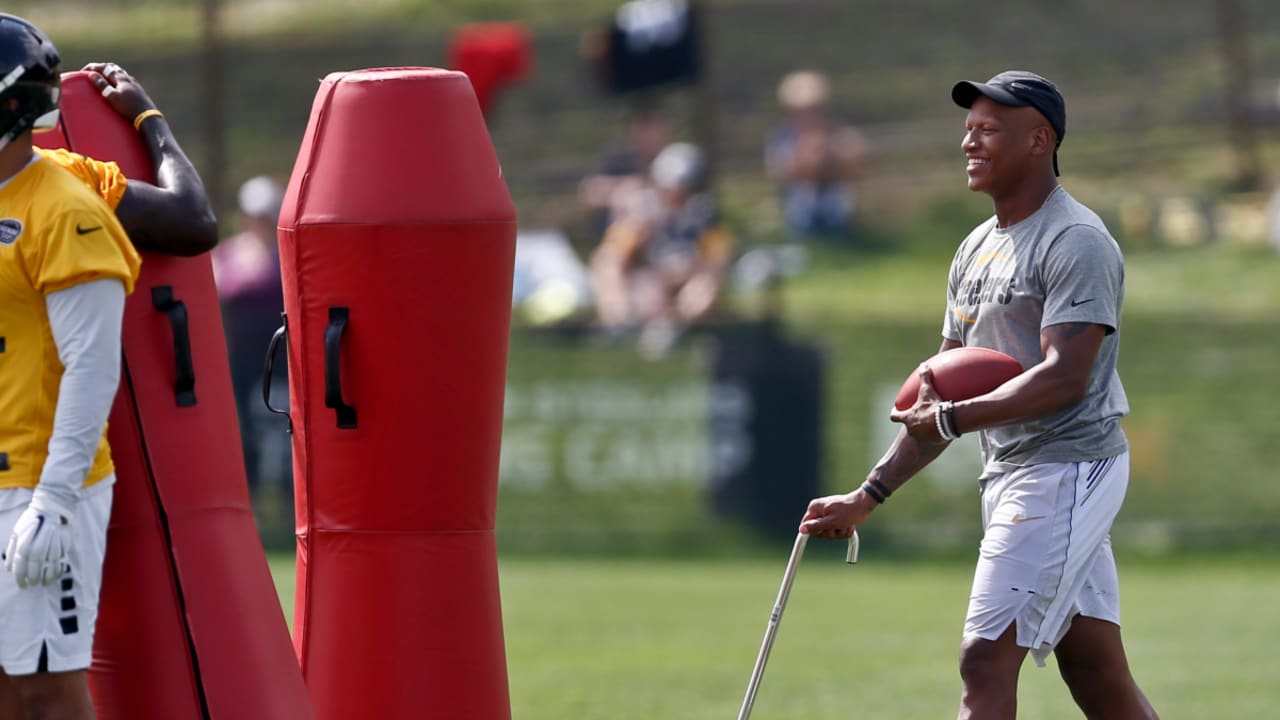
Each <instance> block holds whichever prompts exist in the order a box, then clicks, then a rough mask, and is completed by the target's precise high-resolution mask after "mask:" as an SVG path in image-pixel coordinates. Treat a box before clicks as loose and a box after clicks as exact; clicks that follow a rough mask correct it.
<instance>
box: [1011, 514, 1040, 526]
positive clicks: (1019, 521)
mask: <svg viewBox="0 0 1280 720" xmlns="http://www.w3.org/2000/svg"><path fill="white" fill-rule="evenodd" d="M1044 518H1045V516H1044V515H1016V516H1014V518H1013V520H1011V521H1010V522H1012V523H1013V524H1014V525H1021V524H1022V523H1024V522H1030V521H1032V520H1043V519H1044Z"/></svg>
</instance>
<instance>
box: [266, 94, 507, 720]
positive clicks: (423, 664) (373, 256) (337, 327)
mask: <svg viewBox="0 0 1280 720" xmlns="http://www.w3.org/2000/svg"><path fill="white" fill-rule="evenodd" d="M279 234H280V261H281V269H282V272H283V278H284V303H285V312H286V314H287V322H286V328H287V333H288V362H289V407H290V416H291V421H292V423H293V458H294V475H293V476H294V485H295V497H296V498H297V507H298V511H299V517H298V582H297V597H296V605H295V607H296V611H295V614H294V619H295V622H294V644H295V646H296V648H297V651H298V658H299V660H300V662H301V664H302V670H303V676H304V677H305V679H306V683H307V687H308V688H309V689H310V691H311V697H312V701H313V702H314V706H315V710H316V716H317V717H318V718H320V720H356V719H357V718H358V719H361V720H363V719H364V718H378V719H379V720H419V719H420V718H442V719H443V718H459V719H461V718H466V719H467V720H473V719H474V720H509V718H510V717H511V710H510V703H509V701H508V692H507V674H506V660H505V656H504V649H503V639H502V614H501V608H500V603H499V596H498V561H497V549H496V543H495V538H494V518H495V513H496V510H497V493H498V454H499V453H498V451H499V446H500V444H501V440H502V401H503V391H504V386H505V381H506V367H507V336H508V334H509V332H510V321H511V276H512V266H513V263H514V259H515V236H516V217H515V208H514V206H513V205H512V202H511V197H510V195H509V194H508V192H507V187H506V184H505V183H504V182H503V180H502V172H501V169H500V168H499V166H498V159H497V156H496V154H495V153H494V150H493V146H492V144H491V142H490V140H489V134H488V131H487V130H486V128H485V123H484V118H483V117H482V116H481V113H480V106H479V104H478V103H477V101H476V96H475V93H474V92H473V91H472V88H471V84H470V83H469V82H468V80H467V77H466V76H465V75H463V74H462V73H459V72H451V71H446V70H437V69H432V68H383V69H375V70H360V71H355V72H347V73H334V74H332V75H330V76H328V77H327V78H325V80H324V81H323V82H322V83H321V84H320V88H319V90H318V92H317V94H316V98H315V102H314V104H313V106H312V109H311V118H310V121H309V123H308V125H307V131H306V133H305V134H304V136H303V140H302V147H301V148H300V149H299V152H298V159H297V163H296V164H295V165H294V168H293V175H292V177H291V178H290V181H289V188H288V190H287V192H286V193H285V198H284V206H283V208H282V209H281V212H280V229H279Z"/></svg>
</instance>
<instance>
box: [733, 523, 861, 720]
mask: <svg viewBox="0 0 1280 720" xmlns="http://www.w3.org/2000/svg"><path fill="white" fill-rule="evenodd" d="M807 542H809V536H808V535H805V534H804V533H797V534H796V542H795V545H793V546H792V547H791V559H790V560H788V561H787V569H786V571H785V572H784V573H783V574H782V587H780V588H778V599H777V600H775V601H774V603H773V612H772V613H770V614H769V624H768V626H767V627H766V628H765V631H764V642H762V643H761V644H760V653H759V654H758V655H757V656H756V666H755V667H754V668H752V669H751V681H750V682H748V683H747V694H746V696H745V697H743V698H742V709H741V710H739V711H738V720H747V718H749V717H751V706H753V705H755V703H756V691H757V690H759V689H760V678H761V677H763V676H764V666H765V663H767V662H768V661H769V651H770V650H771V649H773V639H774V638H775V637H777V635H778V624H779V623H780V622H782V611H783V610H784V609H785V608H786V607H787V596H788V595H790V594H791V582H792V581H793V580H795V578H796V568H797V567H798V566H799V565H800V558H801V556H803V555H804V546H805V543H807ZM844 560H845V562H847V563H849V564H850V565H852V564H854V563H856V562H858V531H857V530H854V531H853V535H850V536H849V549H848V551H847V552H846V553H845V557H844Z"/></svg>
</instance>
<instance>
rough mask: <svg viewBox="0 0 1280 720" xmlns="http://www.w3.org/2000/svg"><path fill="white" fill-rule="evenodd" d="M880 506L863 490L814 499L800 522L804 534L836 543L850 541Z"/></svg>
mask: <svg viewBox="0 0 1280 720" xmlns="http://www.w3.org/2000/svg"><path fill="white" fill-rule="evenodd" d="M877 504H878V503H876V501H875V500H873V499H872V498H871V496H869V495H867V494H866V493H864V492H863V491H862V490H854V491H853V492H850V493H845V494H843V495H828V496H826V497H820V498H817V499H816V500H811V501H809V509H808V510H807V511H805V514H804V517H803V518H802V519H801V520H800V532H802V533H804V534H805V535H810V536H812V537H820V538H828V539H832V540H840V539H844V538H848V537H849V536H851V535H853V531H854V530H856V529H857V528H858V526H859V525H861V524H862V523H864V522H866V520H867V517H868V516H869V515H871V511H872V510H874V509H875V507H876V505H877Z"/></svg>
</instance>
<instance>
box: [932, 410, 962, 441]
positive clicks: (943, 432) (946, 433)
mask: <svg viewBox="0 0 1280 720" xmlns="http://www.w3.org/2000/svg"><path fill="white" fill-rule="evenodd" d="M943 405H944V403H938V404H937V405H934V406H933V424H934V425H936V426H937V428H938V436H939V437H941V438H942V439H943V440H955V439H956V435H955V434H954V433H952V432H950V428H948V427H947V423H946V421H945V420H943V419H942V412H943V409H944V408H943Z"/></svg>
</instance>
